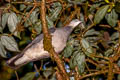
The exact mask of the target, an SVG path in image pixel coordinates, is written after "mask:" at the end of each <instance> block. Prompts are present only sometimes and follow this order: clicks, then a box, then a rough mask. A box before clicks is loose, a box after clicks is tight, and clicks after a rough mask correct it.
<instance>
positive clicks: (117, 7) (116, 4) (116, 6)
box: [115, 1, 120, 13]
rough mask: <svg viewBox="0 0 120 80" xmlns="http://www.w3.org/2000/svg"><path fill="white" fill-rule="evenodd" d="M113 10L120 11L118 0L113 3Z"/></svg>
mask: <svg viewBox="0 0 120 80" xmlns="http://www.w3.org/2000/svg"><path fill="white" fill-rule="evenodd" d="M115 11H116V12H117V13H120V2H118V1H117V2H116V3H115Z"/></svg>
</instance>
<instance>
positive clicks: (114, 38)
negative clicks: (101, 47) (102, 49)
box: [111, 32, 119, 41]
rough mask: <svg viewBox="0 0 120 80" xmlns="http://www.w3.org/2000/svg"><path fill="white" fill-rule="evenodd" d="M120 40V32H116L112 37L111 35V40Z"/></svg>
mask: <svg viewBox="0 0 120 80" xmlns="http://www.w3.org/2000/svg"><path fill="white" fill-rule="evenodd" d="M118 38H119V32H114V33H113V34H112V35H111V40H113V41H114V40H116V39H118Z"/></svg>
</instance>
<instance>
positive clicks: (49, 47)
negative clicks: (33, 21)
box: [40, 0, 69, 80]
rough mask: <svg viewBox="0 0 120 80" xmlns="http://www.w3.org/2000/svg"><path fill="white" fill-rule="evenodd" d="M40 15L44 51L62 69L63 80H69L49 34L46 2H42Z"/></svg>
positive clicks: (43, 0)
mask: <svg viewBox="0 0 120 80" xmlns="http://www.w3.org/2000/svg"><path fill="white" fill-rule="evenodd" d="M40 13H41V21H42V29H43V33H44V40H43V44H44V49H45V50H46V51H48V52H49V53H50V55H51V58H52V59H53V60H55V62H56V63H57V66H58V68H59V69H60V72H61V73H62V74H63V75H61V76H62V80H69V77H68V75H67V73H66V71H65V67H64V65H63V62H62V61H61V60H60V58H59V56H58V55H57V54H56V52H55V50H54V48H53V47H52V43H51V41H52V38H51V35H50V34H49V32H48V27H47V23H46V11H45V0H42V2H41V9H40Z"/></svg>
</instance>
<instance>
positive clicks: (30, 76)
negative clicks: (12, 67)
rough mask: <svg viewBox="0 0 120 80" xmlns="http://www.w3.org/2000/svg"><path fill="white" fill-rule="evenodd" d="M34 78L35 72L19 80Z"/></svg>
mask: <svg viewBox="0 0 120 80" xmlns="http://www.w3.org/2000/svg"><path fill="white" fill-rule="evenodd" d="M34 77H35V72H29V73H27V74H26V75H25V76H24V77H22V78H21V79H20V80H33V78H34Z"/></svg>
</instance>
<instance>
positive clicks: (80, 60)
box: [76, 53, 85, 74]
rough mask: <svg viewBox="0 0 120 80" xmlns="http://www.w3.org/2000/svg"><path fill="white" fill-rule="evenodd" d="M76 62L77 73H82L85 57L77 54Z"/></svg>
mask: <svg viewBox="0 0 120 80" xmlns="http://www.w3.org/2000/svg"><path fill="white" fill-rule="evenodd" d="M76 61H77V63H78V64H77V66H78V71H79V73H80V74H81V73H83V72H84V70H85V55H84V53H78V55H77V57H76Z"/></svg>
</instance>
